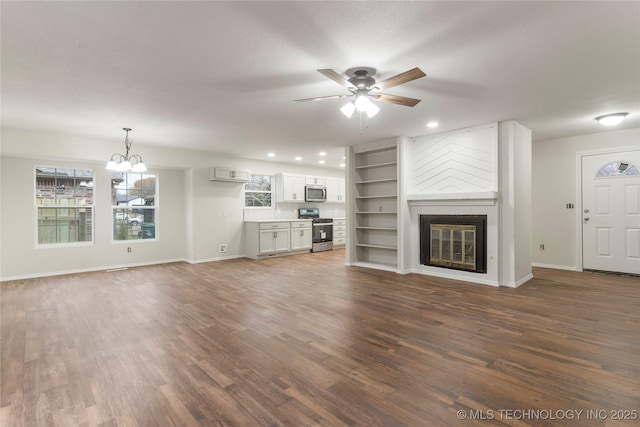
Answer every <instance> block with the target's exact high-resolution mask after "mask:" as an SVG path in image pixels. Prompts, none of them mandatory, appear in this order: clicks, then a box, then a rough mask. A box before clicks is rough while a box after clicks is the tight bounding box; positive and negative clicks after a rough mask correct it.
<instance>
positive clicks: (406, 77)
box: [296, 67, 426, 117]
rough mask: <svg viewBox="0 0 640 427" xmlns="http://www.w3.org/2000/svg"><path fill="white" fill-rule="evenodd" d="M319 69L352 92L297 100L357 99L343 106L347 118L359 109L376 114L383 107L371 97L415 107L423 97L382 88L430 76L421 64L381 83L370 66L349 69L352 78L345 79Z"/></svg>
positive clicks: (335, 73) (370, 115)
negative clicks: (394, 92) (379, 106)
mask: <svg viewBox="0 0 640 427" xmlns="http://www.w3.org/2000/svg"><path fill="white" fill-rule="evenodd" d="M318 72H320V73H322V74H323V75H325V76H326V77H328V78H330V79H331V80H333V81H335V82H336V83H338V84H339V85H341V86H343V87H345V88H347V89H349V91H350V92H351V93H349V94H345V95H329V96H319V97H315V98H305V99H296V101H321V100H324V99H338V98H350V97H353V98H354V100H353V101H350V102H349V103H347V104H346V105H345V106H344V107H342V108H341V109H340V110H341V111H342V113H343V114H344V115H345V116H347V117H351V116H352V115H353V113H354V111H356V110H358V111H360V112H366V113H367V115H368V116H369V117H373V116H375V115H376V114H377V113H378V111H379V110H380V109H379V108H378V107H377V106H376V105H374V104H373V103H372V102H371V100H374V101H382V102H390V103H392V104H398V105H404V106H405V107H414V106H415V105H416V104H418V102H420V100H419V99H415V98H407V97H405V96H398V95H389V94H385V93H380V92H379V91H380V90H384V89H389V88H392V87H394V86H398V85H401V84H404V83H408V82H410V81H412V80H416V79H419V78H421V77H425V76H426V74H425V73H424V72H423V71H422V70H421V69H420V68H418V67H416V68H413V69H411V70H409V71H405V72H404V73H400V74H398V75H396V76H393V77H389V78H388V79H386V80H383V81H381V82H376V79H374V78H373V76H374V75H375V74H376V69H375V68H370V67H356V68H350V69H348V70H347V71H346V72H345V74H346V75H347V77H349V78H345V77H344V76H342V75H341V74H339V73H337V72H336V71H334V70H331V69H322V70H318Z"/></svg>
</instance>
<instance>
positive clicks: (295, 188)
mask: <svg viewBox="0 0 640 427" xmlns="http://www.w3.org/2000/svg"><path fill="white" fill-rule="evenodd" d="M304 186H305V176H304V175H294V174H288V173H279V174H277V175H276V200H277V201H278V202H294V203H296V202H298V203H304Z"/></svg>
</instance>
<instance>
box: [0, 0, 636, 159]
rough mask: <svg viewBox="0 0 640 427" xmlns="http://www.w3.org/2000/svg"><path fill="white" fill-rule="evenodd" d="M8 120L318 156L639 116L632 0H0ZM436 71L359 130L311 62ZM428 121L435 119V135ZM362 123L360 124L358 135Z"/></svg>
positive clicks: (256, 153) (588, 128)
mask: <svg viewBox="0 0 640 427" xmlns="http://www.w3.org/2000/svg"><path fill="white" fill-rule="evenodd" d="M0 7H1V19H2V21H1V43H2V45H1V49H2V50H1V55H2V58H1V59H2V63H1V66H2V69H1V72H2V75H1V76H2V88H1V89H2V93H1V102H2V105H1V107H2V110H1V112H2V125H3V126H6V127H11V128H18V129H30V130H40V131H48V132H59V133H67V134H72V135H77V136H87V137H91V138H101V139H108V140H122V139H123V132H122V130H121V128H122V127H131V128H133V132H132V137H133V139H134V141H136V143H143V144H155V145H161V146H172V147H183V148H185V149H197V150H209V151H216V152H226V153H231V154H235V155H239V156H243V157H249V158H255V159H267V157H266V154H267V153H268V152H274V153H276V157H275V158H274V160H277V161H284V162H289V161H290V162H293V161H294V160H293V158H294V157H295V156H302V157H303V162H308V163H310V164H317V161H318V152H319V151H321V150H325V151H328V152H329V156H327V158H328V161H327V164H326V166H327V167H336V166H337V164H338V163H340V162H341V159H342V157H341V154H340V153H341V150H339V149H338V148H339V147H343V146H346V145H351V144H355V143H361V142H365V141H371V140H378V139H382V138H387V137H392V136H397V135H406V136H417V135H425V134H429V133H436V132H443V131H447V130H452V129H459V128H463V127H467V126H473V125H477V124H482V123H487V122H492V121H501V120H509V119H515V120H518V121H520V122H521V123H522V124H523V125H525V126H527V127H528V128H530V129H532V130H533V135H534V139H536V140H541V139H548V138H555V137H563V136H569V135H579V134H587V133H594V132H599V131H603V130H606V129H605V128H602V127H601V126H600V125H598V124H597V123H596V122H595V121H594V120H593V118H594V117H595V116H598V115H601V114H605V113H610V112H618V111H627V112H629V113H631V115H630V116H629V117H628V118H627V120H626V121H625V122H623V124H622V125H621V126H620V127H621V128H628V127H640V2H636V1H634V2H2V3H1V5H0ZM355 66H368V67H374V68H376V69H377V70H378V74H377V75H376V78H377V79H378V80H382V79H385V78H387V77H390V76H393V75H395V74H398V73H400V72H403V71H406V70H408V69H411V68H413V67H420V68H421V69H422V70H423V71H424V72H425V73H426V74H427V77H425V78H422V79H419V80H415V81H413V82H410V83H407V84H405V85H402V86H397V87H394V88H391V89H389V90H387V91H385V92H386V93H390V94H395V95H402V96H409V97H414V98H419V99H422V102H420V103H419V104H418V105H417V106H416V107H414V108H409V107H403V106H398V105H392V104H382V103H381V104H379V106H380V108H381V111H380V113H379V114H378V115H377V116H376V117H374V118H372V119H371V120H369V122H368V124H367V123H366V122H363V123H362V124H361V123H360V121H359V120H358V117H357V115H355V116H354V117H352V118H351V119H346V118H345V117H344V116H342V114H341V113H340V111H339V109H340V107H341V106H342V105H343V104H344V102H345V101H344V100H326V101H321V102H308V103H297V102H293V100H294V99H299V98H308V97H315V96H325V95H333V94H344V93H347V91H346V90H345V89H344V88H342V87H341V86H339V85H338V84H336V83H335V82H333V81H331V80H329V79H327V78H326V77H324V76H323V75H321V74H320V73H318V72H317V71H316V70H317V69H320V68H332V69H334V70H336V71H338V72H339V73H343V72H344V71H345V70H347V69H349V68H352V67H355ZM430 120H436V121H438V122H439V123H440V126H439V128H437V129H435V130H432V129H428V128H426V123H427V122H428V121H430ZM361 126H362V129H361Z"/></svg>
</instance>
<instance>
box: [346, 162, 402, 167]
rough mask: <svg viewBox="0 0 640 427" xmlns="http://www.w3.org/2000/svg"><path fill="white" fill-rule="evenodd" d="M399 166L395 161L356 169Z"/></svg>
mask: <svg viewBox="0 0 640 427" xmlns="http://www.w3.org/2000/svg"><path fill="white" fill-rule="evenodd" d="M397 164H398V162H396V161H393V162H384V163H375V164H371V165H362V166H356V167H355V168H356V169H370V168H379V167H383V166H393V167H395V166H396V165H397Z"/></svg>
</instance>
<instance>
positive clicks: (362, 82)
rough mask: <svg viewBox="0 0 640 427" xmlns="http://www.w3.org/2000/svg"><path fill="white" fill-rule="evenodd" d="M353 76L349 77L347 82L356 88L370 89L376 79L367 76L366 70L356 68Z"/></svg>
mask: <svg viewBox="0 0 640 427" xmlns="http://www.w3.org/2000/svg"><path fill="white" fill-rule="evenodd" d="M353 74H354V76H353V77H351V78H350V79H349V83H351V84H352V85H354V86H355V87H357V88H358V89H370V88H371V86H373V85H374V84H375V83H376V79H374V78H373V77H371V76H369V72H368V71H367V70H356V71H355V72H354V73H353Z"/></svg>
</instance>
